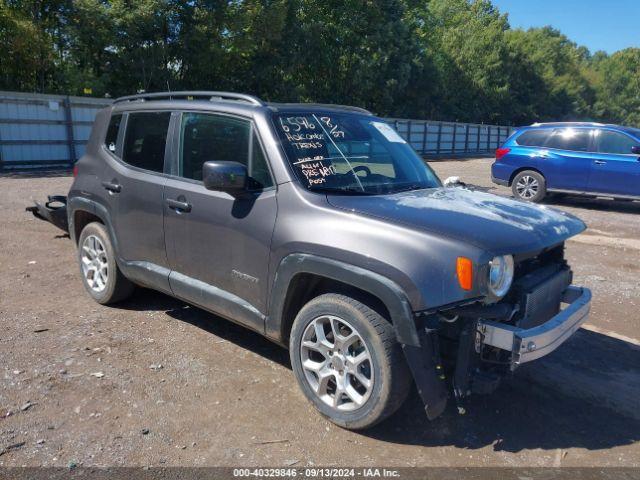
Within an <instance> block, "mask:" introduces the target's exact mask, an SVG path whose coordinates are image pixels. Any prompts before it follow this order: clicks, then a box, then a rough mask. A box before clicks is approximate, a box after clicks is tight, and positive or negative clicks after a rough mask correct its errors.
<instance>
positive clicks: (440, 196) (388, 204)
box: [327, 188, 586, 255]
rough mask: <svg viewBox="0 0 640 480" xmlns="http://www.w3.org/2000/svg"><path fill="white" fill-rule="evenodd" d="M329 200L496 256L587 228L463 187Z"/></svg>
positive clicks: (534, 247) (550, 242) (547, 243)
mask: <svg viewBox="0 0 640 480" xmlns="http://www.w3.org/2000/svg"><path fill="white" fill-rule="evenodd" d="M327 200H328V202H329V203H330V204H331V205H333V206H334V207H337V208H341V209H345V210H349V211H352V212H355V213H360V214H364V215H368V216H373V217H378V218H382V219H385V220H386V221H390V222H394V223H398V224H403V225H405V226H408V227H412V228H416V229H419V230H423V231H426V232H429V233H432V234H438V235H445V236H448V237H452V238H455V239H457V240H460V241H462V242H467V243H472V244H474V245H475V246H477V247H479V248H482V249H484V250H487V251H489V252H492V253H493V254H496V255H498V254H506V253H524V252H533V251H536V250H540V249H542V248H545V247H548V246H551V245H555V244H557V243H560V242H563V241H564V240H566V239H567V238H569V237H571V236H573V235H576V234H578V233H580V232H582V231H583V230H584V229H585V228H586V226H585V224H584V223H583V222H582V221H581V220H579V219H578V218H576V217H574V216H573V215H570V214H567V213H564V212H561V211H559V210H555V209H552V208H549V207H546V206H541V205H535V204H532V203H526V202H523V201H520V200H514V199H511V198H506V197H500V196H498V195H493V194H489V193H483V192H477V191H471V190H467V189H464V188H437V189H428V190H418V191H411V192H402V193H396V194H393V195H375V196H342V195H328V196H327Z"/></svg>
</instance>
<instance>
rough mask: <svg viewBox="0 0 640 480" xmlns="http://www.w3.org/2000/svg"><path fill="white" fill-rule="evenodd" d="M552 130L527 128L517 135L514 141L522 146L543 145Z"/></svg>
mask: <svg viewBox="0 0 640 480" xmlns="http://www.w3.org/2000/svg"><path fill="white" fill-rule="evenodd" d="M552 132H553V131H552V130H527V131H526V132H524V133H522V134H521V135H518V137H517V138H516V143H517V144H518V145H522V146H523V147H543V146H544V144H545V143H546V142H547V140H548V139H549V137H550V136H551V133H552Z"/></svg>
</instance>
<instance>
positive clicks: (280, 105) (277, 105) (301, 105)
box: [267, 102, 373, 115]
mask: <svg viewBox="0 0 640 480" xmlns="http://www.w3.org/2000/svg"><path fill="white" fill-rule="evenodd" d="M267 106H269V107H271V108H273V109H278V108H287V107H296V108H304V107H320V108H323V107H324V108H336V109H340V110H348V111H352V112H359V113H366V114H368V115H373V113H371V112H370V111H369V110H367V109H366V108H362V107H354V106H352V105H339V104H335V103H278V102H269V103H268V104H267Z"/></svg>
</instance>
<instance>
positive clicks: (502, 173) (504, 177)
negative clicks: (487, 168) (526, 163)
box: [491, 162, 513, 187]
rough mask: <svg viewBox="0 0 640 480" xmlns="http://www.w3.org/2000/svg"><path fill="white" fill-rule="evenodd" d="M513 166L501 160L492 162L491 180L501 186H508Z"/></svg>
mask: <svg viewBox="0 0 640 480" xmlns="http://www.w3.org/2000/svg"><path fill="white" fill-rule="evenodd" d="M512 170H513V168H512V167H511V166H509V165H506V164H504V163H501V162H493V164H492V165H491V181H492V182H493V183H496V184H498V185H502V186H503V187H508V186H509V179H510V178H511V173H512Z"/></svg>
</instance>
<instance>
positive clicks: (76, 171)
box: [73, 165, 78, 177]
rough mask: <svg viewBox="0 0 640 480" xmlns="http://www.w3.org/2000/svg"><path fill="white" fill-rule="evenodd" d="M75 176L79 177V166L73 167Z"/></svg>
mask: <svg viewBox="0 0 640 480" xmlns="http://www.w3.org/2000/svg"><path fill="white" fill-rule="evenodd" d="M73 176H74V177H77V176H78V165H74V166H73Z"/></svg>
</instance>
